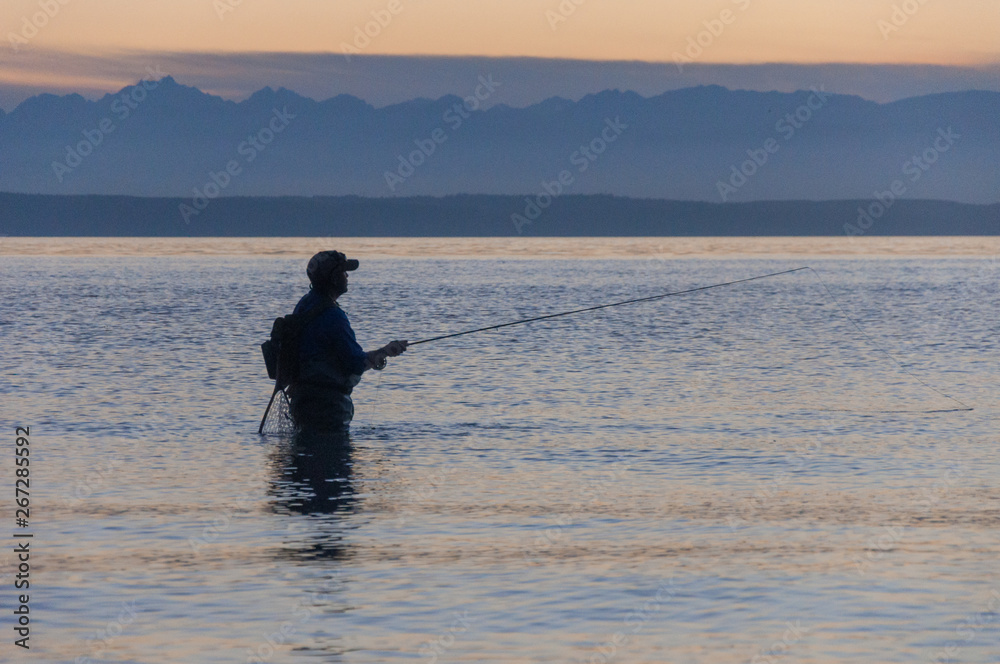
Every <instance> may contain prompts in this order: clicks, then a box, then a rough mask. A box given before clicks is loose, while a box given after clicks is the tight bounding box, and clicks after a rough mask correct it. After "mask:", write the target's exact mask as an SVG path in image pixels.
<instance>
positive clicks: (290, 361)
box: [260, 302, 332, 390]
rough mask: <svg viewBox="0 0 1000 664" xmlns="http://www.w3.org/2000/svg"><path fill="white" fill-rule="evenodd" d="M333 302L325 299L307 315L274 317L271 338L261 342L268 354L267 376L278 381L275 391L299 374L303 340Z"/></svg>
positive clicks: (286, 385) (275, 382) (261, 347)
mask: <svg viewBox="0 0 1000 664" xmlns="http://www.w3.org/2000/svg"><path fill="white" fill-rule="evenodd" d="M331 306H332V305H331V304H330V303H328V302H321V303H319V304H317V305H316V306H314V307H313V308H312V309H310V310H309V311H307V312H306V313H304V314H288V315H287V316H281V317H279V318H275V319H274V324H273V325H271V338H270V339H268V340H267V341H265V342H264V343H262V344H261V345H260V350H261V352H262V353H263V354H264V365H265V366H266V367H267V377H268V378H270V379H271V380H273V381H274V387H275V390H283V389H285V388H286V387H288V386H289V385H290V384H292V383H293V382H295V380H296V379H297V378H298V376H299V342H300V340H301V337H302V331H303V330H305V329H306V326H307V325H309V323H311V322H313V321H314V320H316V318H318V317H319V315H320V314H321V313H323V312H324V311H326V310H327V309H329V308H330V307H331Z"/></svg>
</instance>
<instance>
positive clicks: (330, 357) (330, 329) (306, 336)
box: [295, 289, 367, 394]
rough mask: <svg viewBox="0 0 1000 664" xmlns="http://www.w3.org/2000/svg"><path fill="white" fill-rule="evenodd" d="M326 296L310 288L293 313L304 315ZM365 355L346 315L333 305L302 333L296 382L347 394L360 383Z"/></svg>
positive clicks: (311, 322)
mask: <svg viewBox="0 0 1000 664" xmlns="http://www.w3.org/2000/svg"><path fill="white" fill-rule="evenodd" d="M324 297H326V296H325V295H322V294H320V293H319V291H317V290H315V289H313V290H310V291H309V292H308V293H306V295H305V296H304V297H303V298H302V299H301V300H299V303H298V304H297V305H295V313H297V314H300V313H305V312H307V311H309V310H310V309H312V308H313V307H315V306H316V305H318V304H319V303H320V302H321V299H322V298H324ZM366 359H367V356H366V354H365V351H364V349H363V348H361V346H360V345H359V344H358V341H357V339H355V337H354V330H353V329H351V322H350V321H349V320H347V314H346V313H344V310H343V309H341V308H340V307H339V306H338V305H337V304H336V303H333V305H332V306H331V307H330V308H328V309H327V310H326V311H324V312H323V313H321V314H320V315H319V316H318V317H317V318H315V319H313V320H312V321H310V323H309V324H308V325H307V326H306V327H305V329H304V330H303V331H302V336H301V338H300V342H299V380H298V382H300V383H307V384H315V385H322V386H325V387H333V388H335V389H336V390H338V391H340V392H343V393H344V394H350V393H351V390H352V389H354V386H355V385H357V384H358V382H359V381H360V380H361V374H363V373H364V371H365V364H366Z"/></svg>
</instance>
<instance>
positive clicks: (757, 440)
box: [0, 239, 1000, 663]
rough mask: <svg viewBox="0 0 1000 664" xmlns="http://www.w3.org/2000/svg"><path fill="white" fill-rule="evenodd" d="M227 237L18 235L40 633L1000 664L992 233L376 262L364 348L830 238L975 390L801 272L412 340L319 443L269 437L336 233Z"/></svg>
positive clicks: (8, 393)
mask: <svg viewBox="0 0 1000 664" xmlns="http://www.w3.org/2000/svg"><path fill="white" fill-rule="evenodd" d="M215 242H216V244H215V245H213V246H214V248H215V251H216V253H222V254H225V253H226V251H225V248H226V246H227V245H226V243H227V242H231V243H233V245H232V246H236V244H239V245H240V247H242V248H241V249H240V251H239V253H240V255H238V256H234V255H230V256H227V255H220V256H193V255H179V256H170V257H157V256H155V255H144V256H119V257H114V258H112V257H107V256H80V255H70V256H65V255H51V254H54V253H57V252H54V251H53V252H50V255H40V256H14V255H10V254H9V253H8V254H7V255H4V256H3V257H2V258H0V295H2V299H0V344H2V368H3V381H2V382H0V393H2V412H3V418H2V419H3V422H4V423H5V424H4V426H5V427H6V429H7V431H8V439H9V440H8V441H7V442H6V443H5V445H7V447H8V448H9V449H13V435H12V432H13V427H14V426H15V425H22V426H30V427H31V432H32V437H31V440H32V449H33V454H32V456H31V461H32V465H31V469H32V481H33V484H32V529H33V531H34V532H35V540H34V543H33V546H34V547H35V548H36V549H35V553H34V556H35V557H34V558H33V559H32V562H33V568H32V578H31V583H32V606H31V611H32V617H33V619H34V622H33V628H34V629H33V632H32V640H31V643H32V655H33V657H32V660H33V661H46V662H74V661H80V662H84V661H88V660H87V659H86V658H90V661H95V662H97V661H110V662H254V661H268V662H342V661H343V662H397V661H398V662H433V661H436V662H608V661H614V662H720V663H728V662H752V661H756V662H768V661H771V662H776V661H785V662H846V661H851V662H876V661H877V662H930V661H949V662H997V661H1000V614H997V613H994V612H993V610H995V609H1000V567H998V563H997V559H998V545H1000V529H998V527H1000V454H998V448H997V443H998V440H997V438H998V436H997V426H996V418H997V415H998V413H1000V409H998V397H997V395H998V390H997V387H998V383H1000V370H998V362H997V361H998V359H1000V349H998V338H1000V316H998V311H1000V288H998V279H997V277H998V274H1000V268H998V266H997V264H996V262H995V261H994V260H990V259H989V258H983V257H973V256H970V257H965V258H947V257H938V258H928V257H922V258H905V257H900V256H896V257H894V258H892V259H889V258H880V257H877V256H876V257H865V258H829V257H826V258H820V257H813V258H810V257H809V256H802V255H800V256H798V257H795V258H787V257H786V258H781V259H774V258H768V257H766V256H759V257H755V258H752V259H746V258H737V257H732V256H731V255H729V254H728V253H727V254H726V256H727V257H725V258H719V257H714V258H713V257H712V256H711V252H708V253H707V255H701V256H700V257H699V258H689V259H685V260H667V259H662V258H657V259H641V260H640V259H634V260H629V259H624V258H609V257H603V258H602V257H600V256H597V257H596V258H594V257H591V258H588V259H587V260H577V259H573V258H572V257H570V258H563V259H559V260H545V259H534V260H515V259H512V258H509V257H508V258H494V259H491V258H489V257H482V256H480V257H479V258H477V259H475V260H466V259H451V258H444V257H434V258H426V257H414V256H410V257H407V256H405V255H398V256H394V257H392V258H386V259H383V260H377V259H376V260H370V259H369V260H365V261H363V263H362V270H361V271H360V272H358V273H357V274H356V277H352V283H351V292H350V293H349V294H348V295H346V296H345V297H344V298H343V300H342V302H343V305H344V308H345V309H346V310H347V311H348V312H349V314H350V316H351V318H352V321H353V324H354V327H355V329H356V330H357V332H358V336H359V339H360V340H361V341H362V343H363V345H365V346H366V347H375V346H376V345H382V344H384V343H385V342H387V341H389V340H391V339H393V338H408V339H410V340H415V339H419V338H424V337H428V336H433V335H436V334H441V333H446V332H451V331H458V330H461V329H466V328H470V327H477V326H480V325H485V324H490V323H494V322H502V321H507V320H513V319H517V318H520V317H527V316H532V315H538V314H543V313H549V312H554V311H559V310H563V309H570V308H576V307H581V306H587V305H591V304H597V303H601V302H606V301H614V300H616V299H625V298H632V297H641V296H644V295H650V294H655V293H658V292H662V291H666V290H676V289H683V288H689V287H694V286H700V285H705V284H711V283H715V282H720V281H726V280H730V279H738V278H743V277H747V276H752V275H755V274H762V273H767V272H773V271H777V270H782V269H787V268H790V267H797V266H799V265H802V264H812V265H814V266H815V268H816V270H817V271H818V272H819V274H820V275H821V276H822V279H823V280H825V281H826V283H827V284H828V285H829V287H830V290H831V291H833V293H834V294H835V295H836V297H837V299H838V301H839V302H840V304H841V305H842V306H843V308H844V310H846V311H847V312H848V313H849V314H850V315H851V316H852V317H853V318H854V319H855V320H857V321H858V322H859V323H860V324H861V326H862V328H863V330H864V332H866V333H867V335H869V336H870V337H871V339H872V340H874V341H875V342H876V343H877V344H878V345H879V346H881V347H883V348H885V349H888V350H889V351H891V352H892V353H893V354H894V355H895V356H896V357H897V358H898V359H899V360H900V361H901V362H903V363H904V364H905V365H907V367H908V368H910V370H911V371H912V372H913V373H914V374H916V376H918V377H919V378H920V379H922V380H924V381H926V382H927V383H928V384H929V385H931V386H933V387H935V388H937V389H939V390H942V391H943V392H946V393H948V394H952V395H954V396H956V397H957V398H959V399H961V401H963V402H965V403H967V404H970V405H971V406H974V407H975V411H974V412H926V411H948V410H950V409H953V408H956V404H955V402H953V401H950V400H949V399H947V398H945V397H944V396H942V395H940V394H938V393H936V392H934V391H932V390H931V389H928V387H925V386H924V385H922V384H921V383H920V382H918V381H917V380H915V379H914V378H913V377H911V376H909V375H907V374H906V373H904V371H903V370H901V369H900V367H899V366H897V365H896V364H894V363H893V361H892V360H890V359H889V358H887V357H886V355H885V354H883V353H882V352H881V351H880V350H878V349H877V348H876V347H874V346H873V345H872V343H871V341H869V339H867V338H866V337H865V336H864V335H863V334H862V333H861V332H859V331H858V329H856V328H855V327H854V326H853V325H852V324H851V322H850V321H848V320H847V319H846V318H845V317H844V315H843V313H842V312H841V310H840V309H839V308H838V306H837V304H836V303H834V302H833V301H831V300H830V298H829V296H828V295H827V293H826V291H825V290H824V287H823V286H822V285H821V283H820V282H819V281H818V280H817V279H816V278H815V277H814V276H813V275H812V274H810V273H797V274H795V275H789V276H785V277H780V278H778V279H774V280H769V281H764V282H758V283H752V284H746V285H742V286H738V287H733V288H729V289H721V290H715V291H710V292H707V293H702V294H698V295H691V296H686V297H679V298H671V299H668V300H664V301H661V302H657V303H653V304H646V305H638V306H632V307H622V308H617V309H611V310H606V311H602V312H600V313H596V314H587V315H584V316H579V317H568V318H562V319H557V320H554V321H549V322H544V323H537V324H531V325H529V326H524V327H517V328H513V329H510V330H504V331H501V332H491V333H485V334H480V335H473V336H469V337H463V338H461V339H456V340H453V341H446V342H441V343H437V344H428V345H425V346H418V347H415V348H413V349H412V350H411V351H410V352H408V353H407V354H406V355H405V356H403V357H402V358H399V359H397V360H395V361H390V366H389V368H388V369H387V370H386V371H385V372H384V373H383V374H381V376H379V375H378V374H369V375H367V376H366V378H365V381H364V382H363V383H362V385H361V386H360V387H359V388H358V390H357V391H356V398H355V403H356V406H357V417H356V421H355V426H354V429H353V434H352V442H351V445H350V447H349V448H344V447H325V448H316V447H315V446H309V445H304V444H303V443H302V442H301V441H296V440H289V439H283V438H280V437H268V438H261V437H259V436H257V435H256V433H255V431H256V426H257V422H258V420H259V418H260V415H261V413H262V411H263V408H264V405H265V403H266V401H267V397H268V395H269V393H270V385H269V383H268V381H267V380H266V376H265V375H264V368H263V363H262V361H261V358H260V352H259V349H258V344H259V343H260V342H261V341H263V339H264V337H265V335H266V333H267V332H268V331H269V329H270V320H271V319H272V318H273V317H274V316H276V315H279V314H281V313H285V312H287V310H289V309H290V308H291V306H292V305H293V304H294V303H295V301H296V299H297V298H298V297H299V296H300V295H301V294H302V292H303V291H304V288H305V279H304V274H303V271H304V265H305V261H304V259H303V257H302V256H299V255H285V254H282V255H278V256H267V255H264V253H265V252H266V251H268V247H267V244H266V243H260V244H258V245H253V244H252V243H251V244H250V245H247V241H245V240H234V241H215ZM350 242H351V241H341V242H340V243H339V247H340V248H344V249H345V250H347V251H349V252H350V250H351V249H350ZM439 242H444V241H439ZM577 242H579V243H580V244H579V245H578V247H577V249H578V250H579V252H580V253H581V255H583V254H586V253H587V251H585V249H586V247H585V246H584V245H585V244H586V243H585V242H584V241H577ZM811 242H815V243H817V244H816V252H815V253H817V254H819V253H822V247H821V246H820V244H821V243H822V242H823V241H822V240H821V239H820V240H811ZM566 243H567V241H560V244H559V251H560V252H562V254H564V255H565V254H566V253H567V252H568V253H569V255H570V256H572V253H573V247H572V246H571V245H572V243H570V245H567V244H566ZM328 244H329V241H327V242H324V243H314V245H315V246H311V247H309V249H310V250H312V249H320V248H328V246H327V245H328ZM247 246H250V249H249V250H247V251H244V250H243V249H244V248H246V247H247ZM567 246H569V250H567V249H566V248H567ZM598 253H599V252H598ZM703 253H704V252H703ZM799 253H802V252H799ZM806 253H808V252H806ZM904 253H905V252H904ZM5 456H7V457H9V458H8V461H7V463H8V464H10V468H9V469H8V470H5V471H4V476H5V477H7V478H8V479H7V480H5V482H7V483H8V485H10V484H12V483H13V480H12V479H11V473H10V472H9V471H10V469H12V467H13V463H12V461H11V458H12V454H7V455H5ZM12 494H13V490H12V487H10V486H8V487H7V488H4V489H3V491H2V495H3V502H2V507H3V513H4V514H5V515H8V516H5V518H12V517H13V505H12V502H11V495H12ZM0 564H2V565H3V572H4V577H5V578H6V579H9V578H10V576H11V575H12V573H13V572H12V570H13V565H14V556H13V554H12V552H10V551H9V547H4V553H3V554H0ZM3 588H4V590H3V591H2V601H3V606H5V607H8V606H9V605H10V601H11V599H12V597H13V593H14V591H13V589H12V588H11V587H10V584H9V583H8V582H7V581H4V582H3ZM11 624H12V620H11V618H10V614H9V613H7V617H5V618H4V619H3V625H4V629H3V632H4V634H5V636H4V641H3V645H2V646H0V654H3V655H4V656H16V655H17V653H14V649H13V647H12V646H11V643H10V641H11V640H12V637H11V630H10V625H11ZM77 658H83V659H77ZM755 658H756V659H755Z"/></svg>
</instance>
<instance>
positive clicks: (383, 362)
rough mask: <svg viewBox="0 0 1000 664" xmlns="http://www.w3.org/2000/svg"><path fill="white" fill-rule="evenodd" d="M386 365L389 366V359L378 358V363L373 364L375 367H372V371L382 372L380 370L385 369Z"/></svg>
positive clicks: (384, 357)
mask: <svg viewBox="0 0 1000 664" xmlns="http://www.w3.org/2000/svg"><path fill="white" fill-rule="evenodd" d="M387 364H389V358H388V357H386V356H384V355H383V356H382V357H381V358H379V361H378V362H376V363H375V366H373V367H372V369H374V370H375V371H382V369H385V367H386V365H387Z"/></svg>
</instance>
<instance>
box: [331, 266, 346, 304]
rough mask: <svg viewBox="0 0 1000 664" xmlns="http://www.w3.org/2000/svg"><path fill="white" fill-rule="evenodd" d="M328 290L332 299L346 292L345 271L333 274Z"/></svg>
mask: <svg viewBox="0 0 1000 664" xmlns="http://www.w3.org/2000/svg"><path fill="white" fill-rule="evenodd" d="M330 290H331V291H332V293H331V294H332V295H333V296H334V297H339V296H341V295H343V294H344V293H346V292H347V272H346V271H345V270H341V271H340V272H335V273H334V274H333V278H332V279H331V281H330Z"/></svg>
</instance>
